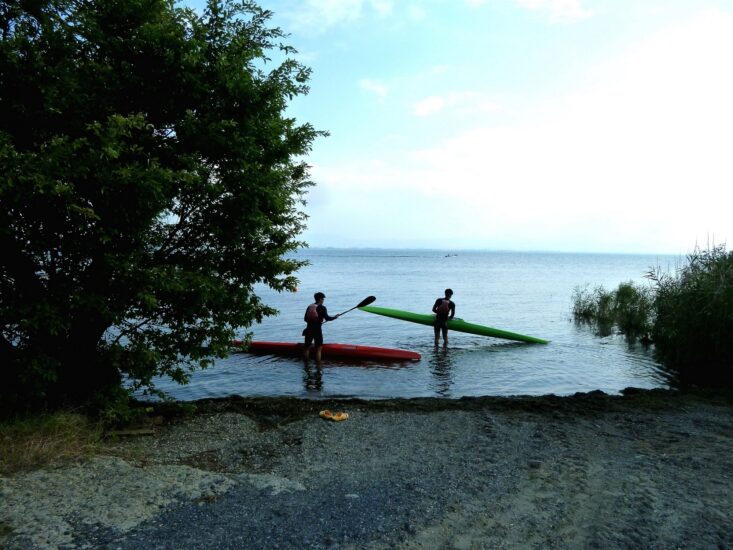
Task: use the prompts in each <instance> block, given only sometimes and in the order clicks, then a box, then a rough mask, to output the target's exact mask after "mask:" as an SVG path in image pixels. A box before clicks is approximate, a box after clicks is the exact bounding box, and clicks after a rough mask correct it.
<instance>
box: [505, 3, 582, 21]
mask: <svg viewBox="0 0 733 550" xmlns="http://www.w3.org/2000/svg"><path fill="white" fill-rule="evenodd" d="M515 1H516V3H517V4H518V5H519V6H520V7H522V8H526V9H530V10H544V11H547V12H548V14H549V16H550V21H551V22H553V23H573V22H576V21H580V20H582V19H586V18H588V17H590V16H591V15H593V12H591V11H590V10H588V9H586V8H584V7H583V0H515Z"/></svg>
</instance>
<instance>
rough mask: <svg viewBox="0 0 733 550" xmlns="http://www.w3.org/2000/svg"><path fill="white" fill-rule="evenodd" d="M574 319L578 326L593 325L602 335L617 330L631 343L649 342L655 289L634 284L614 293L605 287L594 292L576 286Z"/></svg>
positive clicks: (600, 287) (625, 284)
mask: <svg viewBox="0 0 733 550" xmlns="http://www.w3.org/2000/svg"><path fill="white" fill-rule="evenodd" d="M573 317H574V319H575V321H576V322H578V323H584V324H589V325H593V326H594V327H595V329H596V331H597V333H598V334H599V335H601V336H608V335H609V334H611V333H612V332H613V331H614V329H617V330H618V331H619V332H620V333H621V334H624V335H625V336H626V338H627V339H628V340H629V341H631V342H635V341H637V340H642V341H648V340H649V339H650V334H651V332H652V323H653V320H654V295H653V290H652V289H651V288H647V287H643V286H639V285H635V284H634V283H632V282H627V283H621V284H620V285H619V287H618V288H617V289H616V290H612V291H607V290H606V289H604V288H603V287H602V286H598V287H596V288H595V289H593V290H592V291H591V290H589V289H588V288H581V287H576V288H575V290H574V292H573Z"/></svg>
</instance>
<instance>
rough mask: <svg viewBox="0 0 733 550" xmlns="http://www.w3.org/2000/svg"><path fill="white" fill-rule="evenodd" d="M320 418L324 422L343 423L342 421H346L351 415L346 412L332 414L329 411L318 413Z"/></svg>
mask: <svg viewBox="0 0 733 550" xmlns="http://www.w3.org/2000/svg"><path fill="white" fill-rule="evenodd" d="M318 416H320V417H321V418H323V419H324V420H333V421H335V422H341V421H342V420H346V419H347V418H349V413H346V412H335V413H333V412H331V411H329V410H328V409H326V410H323V411H321V412H320V413H318Z"/></svg>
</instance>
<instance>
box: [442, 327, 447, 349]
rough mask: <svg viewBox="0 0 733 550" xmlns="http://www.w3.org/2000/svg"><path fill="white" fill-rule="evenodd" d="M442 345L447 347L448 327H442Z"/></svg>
mask: <svg viewBox="0 0 733 550" xmlns="http://www.w3.org/2000/svg"><path fill="white" fill-rule="evenodd" d="M443 347H444V348H447V347H448V328H447V327H445V328H443Z"/></svg>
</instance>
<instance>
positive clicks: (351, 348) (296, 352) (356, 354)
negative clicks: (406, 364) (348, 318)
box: [232, 340, 421, 361]
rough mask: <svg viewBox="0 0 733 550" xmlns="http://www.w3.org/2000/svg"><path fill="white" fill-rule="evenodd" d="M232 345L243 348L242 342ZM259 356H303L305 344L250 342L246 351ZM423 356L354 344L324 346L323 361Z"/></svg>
mask: <svg viewBox="0 0 733 550" xmlns="http://www.w3.org/2000/svg"><path fill="white" fill-rule="evenodd" d="M232 345H234V346H236V347H240V346H242V342H241V340H235V341H234V342H232ZM245 351H247V352H249V353H254V354H258V355H293V356H302V355H303V344H302V343H292V342H250V343H249V347H248V348H247V349H246V350H245ZM310 355H311V357H313V356H315V347H311V348H310ZM420 357H421V355H420V354H419V353H417V352H414V351H410V350H406V349H394V348H380V347H374V346H357V345H354V344H323V347H322V349H321V358H322V359H359V360H381V361H419V360H420Z"/></svg>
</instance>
